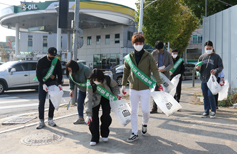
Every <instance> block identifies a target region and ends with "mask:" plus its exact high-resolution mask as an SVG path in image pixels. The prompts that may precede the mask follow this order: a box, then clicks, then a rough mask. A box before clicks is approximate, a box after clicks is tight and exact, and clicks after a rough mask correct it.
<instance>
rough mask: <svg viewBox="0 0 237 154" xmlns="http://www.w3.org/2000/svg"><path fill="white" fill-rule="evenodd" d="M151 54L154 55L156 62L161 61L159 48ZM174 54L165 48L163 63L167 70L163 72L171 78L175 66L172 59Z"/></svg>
mask: <svg viewBox="0 0 237 154" xmlns="http://www.w3.org/2000/svg"><path fill="white" fill-rule="evenodd" d="M151 55H152V56H153V57H154V60H155V62H156V63H158V61H159V51H158V50H154V51H153V52H152V53H151ZM172 59H173V58H172V56H171V54H170V53H169V52H168V51H166V50H164V57H163V65H164V66H165V70H166V71H165V72H163V74H165V76H166V77H167V78H168V79H170V69H171V68H172V67H173V65H174V63H173V60H172Z"/></svg>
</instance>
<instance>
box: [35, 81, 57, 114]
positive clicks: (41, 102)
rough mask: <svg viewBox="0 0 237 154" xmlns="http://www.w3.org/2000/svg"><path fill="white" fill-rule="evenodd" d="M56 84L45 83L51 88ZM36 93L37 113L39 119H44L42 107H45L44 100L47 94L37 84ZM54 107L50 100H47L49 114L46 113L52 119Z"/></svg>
mask: <svg viewBox="0 0 237 154" xmlns="http://www.w3.org/2000/svg"><path fill="white" fill-rule="evenodd" d="M56 84H57V83H56V82H50V83H46V85H47V86H51V85H56ZM38 93H39V96H38V97H39V107H38V111H39V119H44V106H45V99H46V96H47V92H46V91H44V89H43V86H42V85H41V84H39V87H38ZM54 110H55V108H54V106H53V104H52V102H51V100H49V112H48V117H49V118H51V119H53V116H54Z"/></svg>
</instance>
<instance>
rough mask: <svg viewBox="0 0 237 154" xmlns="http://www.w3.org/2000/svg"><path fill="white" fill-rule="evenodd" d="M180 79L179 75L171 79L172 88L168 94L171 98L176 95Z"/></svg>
mask: <svg viewBox="0 0 237 154" xmlns="http://www.w3.org/2000/svg"><path fill="white" fill-rule="evenodd" d="M180 77H181V74H178V75H176V76H175V77H173V79H172V80H171V83H172V84H173V85H174V88H173V89H172V90H171V91H170V92H169V94H170V95H172V96H173V97H174V95H175V93H176V88H177V86H178V84H179V79H180Z"/></svg>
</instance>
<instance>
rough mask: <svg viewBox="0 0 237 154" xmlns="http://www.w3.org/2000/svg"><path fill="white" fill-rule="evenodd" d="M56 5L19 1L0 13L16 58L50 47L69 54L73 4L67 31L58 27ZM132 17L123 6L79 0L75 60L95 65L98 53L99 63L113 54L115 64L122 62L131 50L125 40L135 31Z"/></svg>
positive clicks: (129, 44)
mask: <svg viewBox="0 0 237 154" xmlns="http://www.w3.org/2000/svg"><path fill="white" fill-rule="evenodd" d="M58 6H59V2H58V1H45V2H39V3H34V2H22V3H21V5H15V6H10V7H7V8H5V9H3V10H2V11H1V15H0V24H1V26H3V27H5V28H8V29H13V30H15V31H16V34H15V37H16V39H15V41H16V42H15V55H16V57H17V56H19V55H20V52H33V53H34V55H38V56H39V55H45V52H44V49H43V48H44V47H45V48H49V47H51V46H55V47H56V48H57V50H58V52H59V53H61V54H62V53H66V54H65V55H67V53H69V52H72V49H71V47H72V40H71V38H72V33H73V30H72V24H71V23H72V21H73V19H74V8H75V1H74V0H69V11H68V22H67V24H68V26H67V27H68V28H67V29H61V28H58V23H59V18H58V11H57V9H56V8H57V7H58ZM134 16H135V10H133V9H132V8H129V7H127V6H123V5H119V4H115V3H108V2H102V1H91V0H81V2H80V16H79V19H80V20H79V28H80V29H81V30H82V31H81V33H80V38H81V39H82V42H84V43H83V44H82V43H81V45H80V46H81V48H80V49H79V50H78V54H77V57H78V59H81V60H85V61H86V63H87V64H92V63H93V65H94V66H95V65H98V63H99V62H98V55H99V54H100V58H99V59H100V60H99V61H103V60H104V59H106V58H107V60H108V59H111V56H112V57H114V56H115V55H114V54H116V58H117V59H119V62H118V61H117V62H116V63H118V64H119V63H122V59H123V56H124V55H126V54H127V53H129V52H131V51H132V49H133V47H132V44H131V41H130V38H129V37H131V34H132V33H133V32H135V31H137V30H136V28H135V22H134ZM29 36H31V37H29ZM46 36H47V37H46ZM44 38H46V39H45V40H44ZM30 39H31V40H30ZM36 51H37V52H36ZM104 54H106V55H104ZM108 54H109V55H108ZM68 55H70V54H68ZM94 55H97V56H94ZM64 57H65V56H64ZM66 59H68V58H66ZM69 59H70V58H69ZM95 59H97V62H96V63H95ZM107 60H106V61H107ZM65 61H66V60H65ZM106 63H107V62H106ZM99 67H100V66H99ZM101 67H102V64H101Z"/></svg>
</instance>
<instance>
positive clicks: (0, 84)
mask: <svg viewBox="0 0 237 154" xmlns="http://www.w3.org/2000/svg"><path fill="white" fill-rule="evenodd" d="M4 90H5V85H4V83H3V82H0V94H3V93H4Z"/></svg>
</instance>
